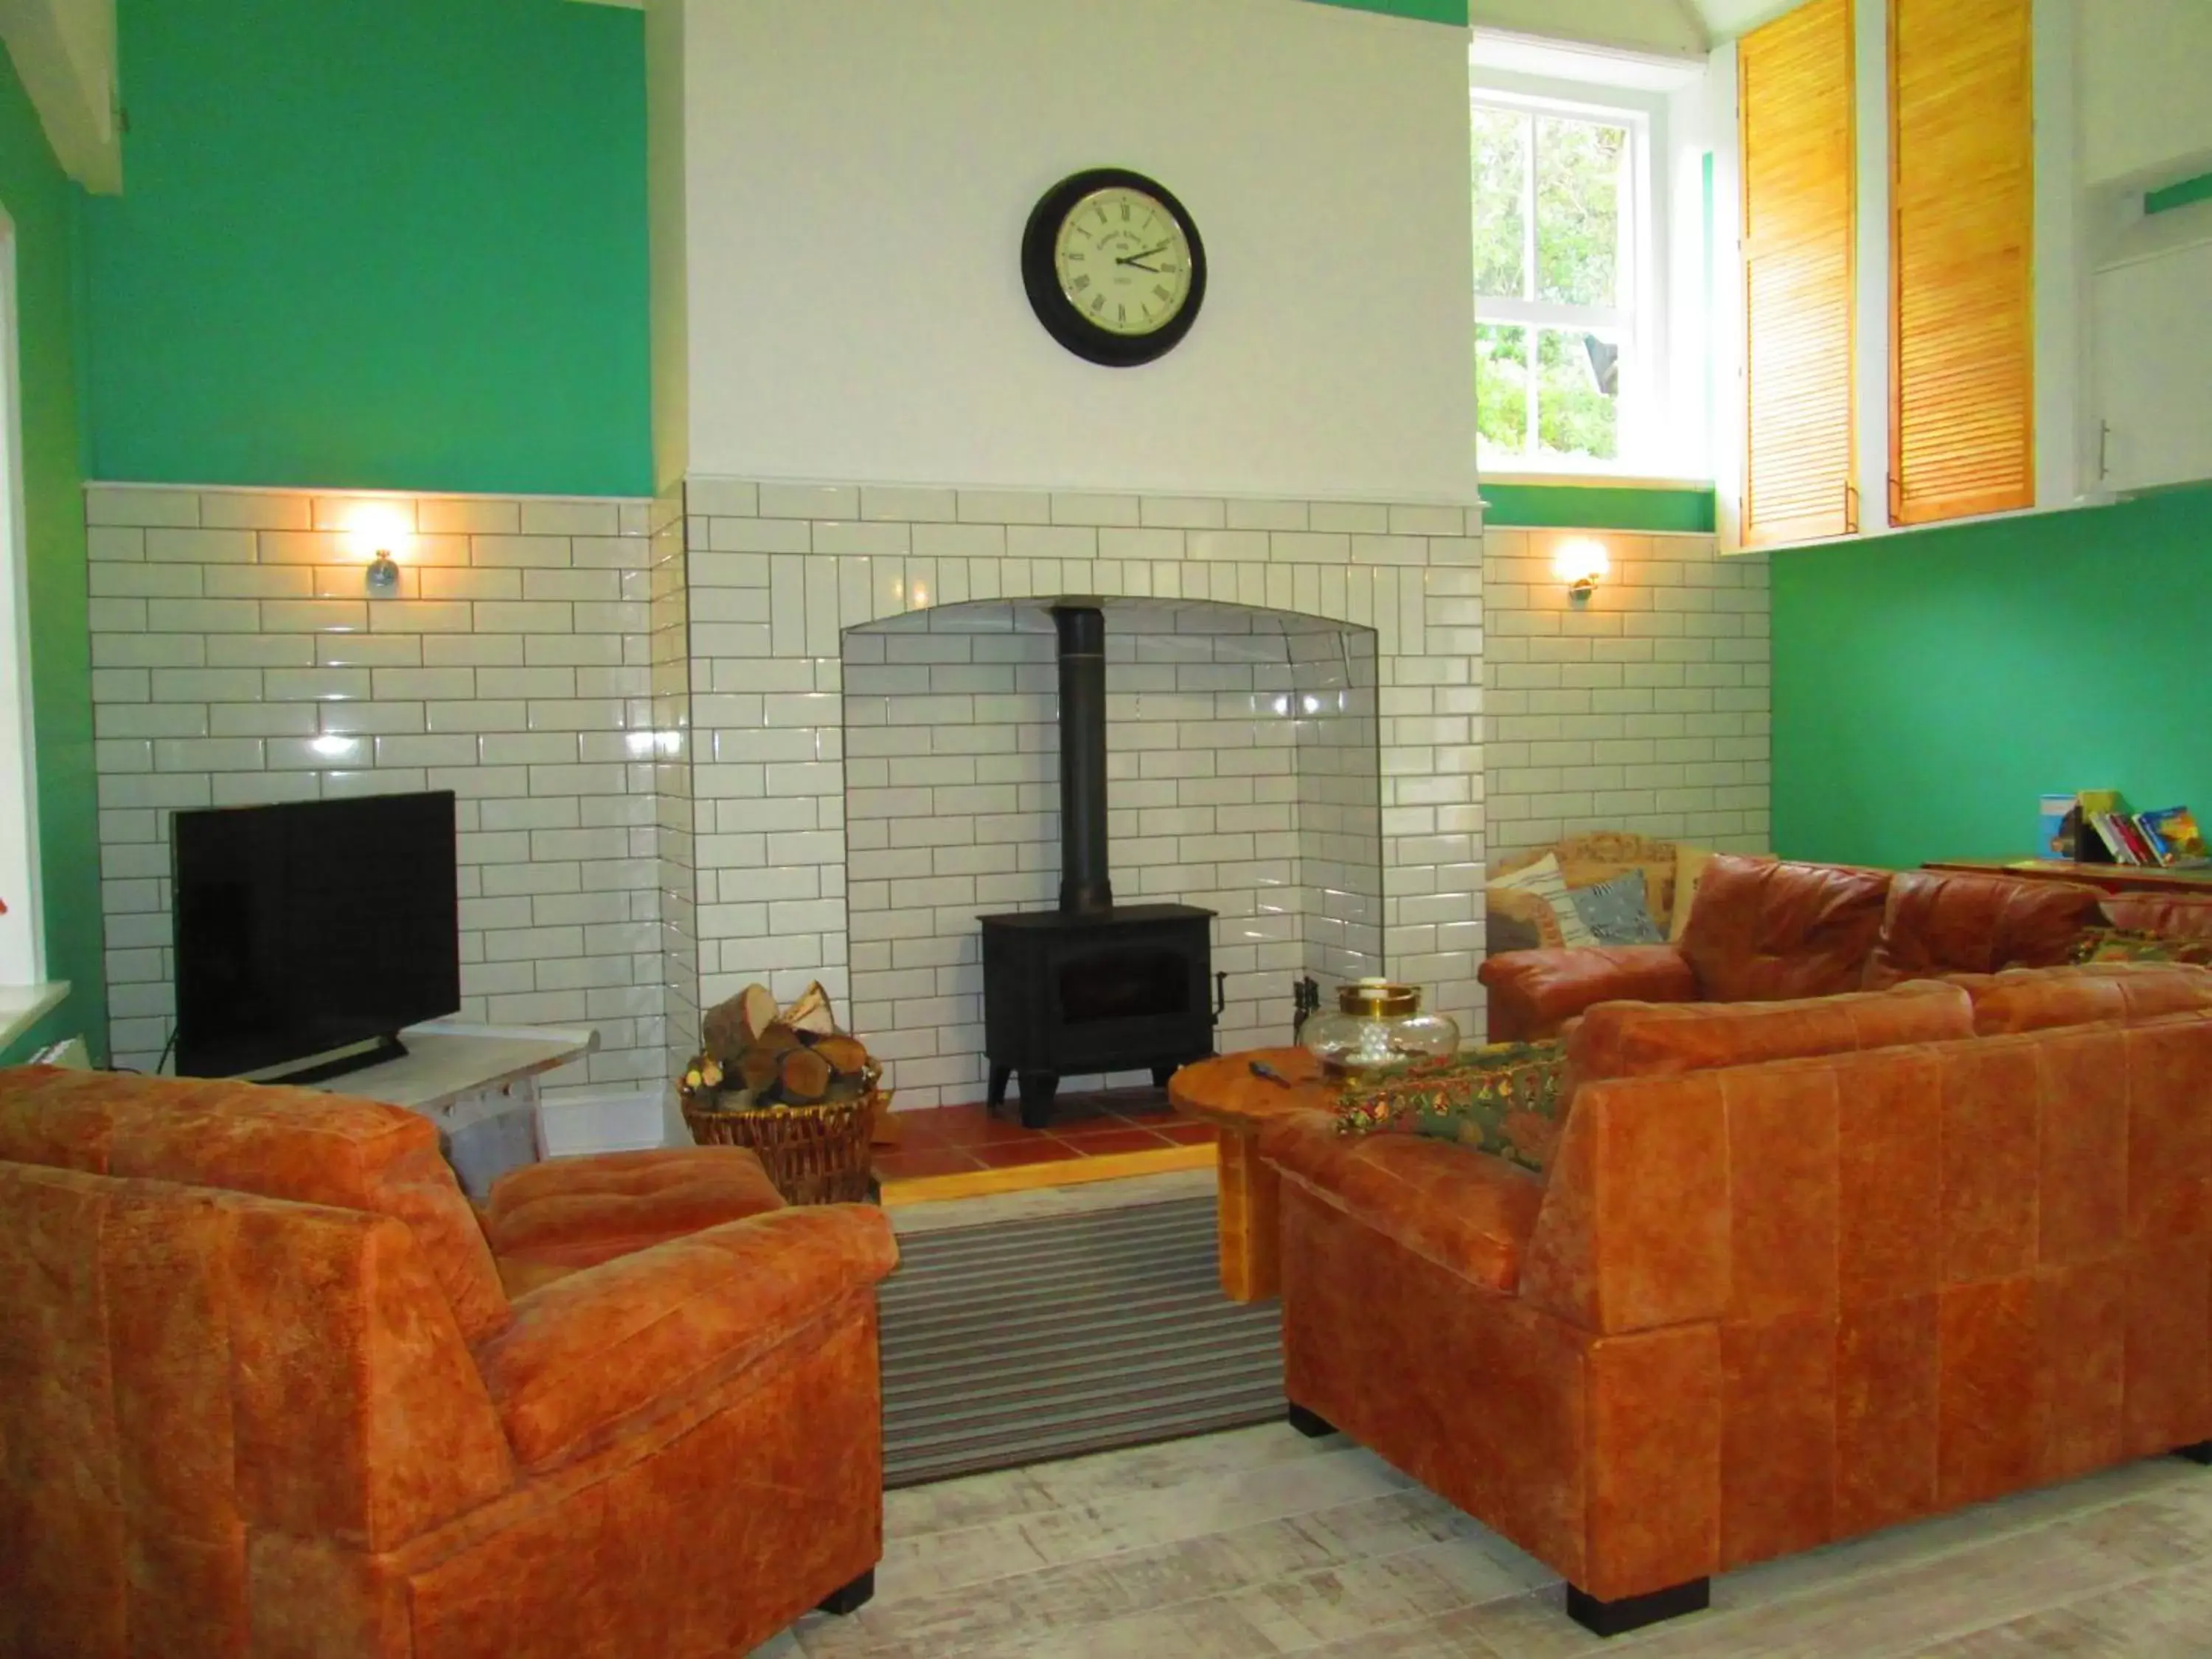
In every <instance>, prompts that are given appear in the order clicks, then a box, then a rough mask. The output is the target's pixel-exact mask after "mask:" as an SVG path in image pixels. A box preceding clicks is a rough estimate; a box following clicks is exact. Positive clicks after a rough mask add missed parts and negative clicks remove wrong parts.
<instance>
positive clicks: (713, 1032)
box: [699, 996, 753, 1066]
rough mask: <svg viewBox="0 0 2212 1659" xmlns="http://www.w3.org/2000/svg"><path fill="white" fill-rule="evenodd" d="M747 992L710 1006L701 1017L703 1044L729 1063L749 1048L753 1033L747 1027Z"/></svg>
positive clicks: (700, 1029) (708, 1051) (700, 1026)
mask: <svg viewBox="0 0 2212 1659" xmlns="http://www.w3.org/2000/svg"><path fill="white" fill-rule="evenodd" d="M743 1004H744V997H743V996H734V997H732V998H731V999H730V1000H728V1001H727V1002H718V1003H716V1004H715V1005H714V1006H713V1007H711V1008H709V1009H708V1011H707V1012H706V1013H705V1015H704V1016H703V1017H702V1018H701V1019H700V1021H699V1039H700V1045H701V1047H702V1048H703V1049H704V1050H705V1051H706V1052H707V1053H708V1054H712V1055H713V1056H714V1058H715V1059H717V1060H720V1061H721V1062H722V1064H724V1065H725V1066H727V1065H728V1064H729V1063H730V1062H731V1061H732V1060H735V1059H736V1058H737V1057H738V1055H739V1054H743V1053H744V1051H745V1047H746V1045H747V1044H748V1043H750V1042H751V1041H752V1040H753V1034H752V1033H751V1032H750V1031H749V1030H746V1029H745V1018H744V1006H743Z"/></svg>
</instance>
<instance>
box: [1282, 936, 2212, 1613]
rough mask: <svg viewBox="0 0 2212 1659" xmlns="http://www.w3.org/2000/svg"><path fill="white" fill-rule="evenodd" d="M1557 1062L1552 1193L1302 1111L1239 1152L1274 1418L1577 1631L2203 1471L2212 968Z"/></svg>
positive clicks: (1608, 1040) (1611, 1025)
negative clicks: (1381, 1462) (1531, 1566)
mask: <svg viewBox="0 0 2212 1659" xmlns="http://www.w3.org/2000/svg"><path fill="white" fill-rule="evenodd" d="M1785 1056H1796V1057H1794V1058H1792V1057H1785ZM1567 1065H1568V1071H1567V1077H1568V1085H1569V1087H1570V1088H1571V1091H1572V1094H1571V1100H1570V1103H1569V1105H1568V1108H1567V1113H1566V1118H1565V1124H1564V1127H1563V1131H1562V1133H1561V1137H1560V1141H1559V1149H1558V1152H1557V1154H1556V1156H1555V1157H1554V1158H1553V1161H1552V1165H1551V1167H1550V1169H1549V1170H1547V1173H1546V1174H1545V1175H1543V1176H1534V1175H1531V1174H1529V1173H1528V1172H1526V1171H1524V1170H1520V1169H1517V1168H1516V1167H1513V1166H1510V1165H1509V1164H1505V1163H1504V1162H1502V1161H1500V1160H1498V1159H1495V1158H1490V1157H1487V1156H1486V1155H1484V1154H1482V1153H1480V1152H1474V1151H1471V1150H1468V1149H1467V1148H1464V1147H1462V1146H1458V1145H1455V1144H1453V1143H1450V1142H1449V1141H1444V1140H1438V1139H1419V1138H1416V1137H1413V1136H1411V1135H1406V1134H1399V1133H1386V1134H1376V1135H1370V1136H1366V1137H1364V1138H1358V1139H1346V1138H1343V1137H1341V1136H1340V1135H1339V1134H1338V1133H1336V1129H1335V1125H1334V1120H1333V1119H1332V1118H1330V1117H1328V1116H1326V1115H1322V1114H1321V1113H1318V1112H1311V1111H1308V1112H1302V1113H1296V1114H1292V1115H1285V1116H1284V1117H1281V1118H1279V1119H1278V1120H1277V1121H1274V1122H1273V1124H1272V1125H1271V1127H1269V1128H1268V1129H1267V1131H1266V1132H1265V1133H1264V1135H1263V1137H1262V1140H1261V1148H1262V1152H1263V1154H1264V1156H1266V1157H1267V1158H1268V1159H1269V1160H1271V1161H1272V1162H1273V1163H1274V1164H1276V1166H1277V1167H1278V1168H1279V1170H1280V1171H1281V1174H1282V1176H1283V1193H1282V1210H1281V1227H1282V1246H1283V1249H1282V1261H1283V1329H1284V1345H1285V1388H1286V1390H1287V1393H1288V1395H1289V1398H1290V1400H1291V1402H1292V1409H1291V1415H1292V1419H1293V1421H1294V1422H1297V1423H1298V1424H1299V1425H1301V1426H1303V1427H1305V1428H1306V1429H1308V1430H1309V1431H1321V1430H1322V1429H1324V1428H1326V1427H1327V1426H1328V1425H1331V1424H1334V1425H1336V1426H1338V1427H1340V1428H1341V1429H1342V1430H1343V1431H1345V1432H1346V1433H1348V1434H1350V1435H1351V1436H1352V1437H1353V1438H1354V1439H1356V1440H1358V1442H1360V1443H1362V1444H1363V1445H1365V1446H1368V1447H1370V1448H1371V1449H1374V1450H1375V1451H1376V1452H1378V1453H1380V1454H1381V1455H1383V1456H1384V1457H1385V1458H1387V1459H1389V1461H1390V1462H1392V1463H1394V1464H1395V1465H1396V1466H1397V1467H1398V1468H1401V1469H1403V1470H1405V1471H1406V1472H1407V1474H1411V1475H1413V1477H1414V1478H1415V1479H1417V1480H1419V1481H1421V1482H1422V1483H1423V1484H1424V1485H1425V1486H1429V1487H1430V1488H1431V1489H1432V1490H1434V1491H1436V1492H1439V1493H1441V1494H1443V1496H1444V1497H1446V1498H1449V1499H1450V1500H1451V1501H1452V1502H1453V1503H1455V1504H1458V1505H1459V1506H1460V1507H1461V1508H1462V1509H1464V1510H1467V1511H1468V1513H1469V1514H1471V1515H1474V1516H1476V1517H1478V1518H1479V1519H1480V1520H1481V1521H1483V1522H1486V1523H1487V1524H1488V1525H1490V1526H1492V1527H1493V1528H1496V1529H1498V1531H1500V1532H1502V1533H1503V1534H1505V1535H1506V1536H1507V1537H1508V1538H1510V1539H1511V1540H1512V1541H1514V1542H1516V1543H1517V1544H1519V1545H1520V1546H1522V1547H1523V1548H1525V1549H1527V1550H1528V1551H1530V1552H1531V1553H1534V1555H1536V1556H1537V1557H1539V1558H1540V1559H1542V1560H1543V1561H1545V1562H1546V1563H1547V1565H1550V1566H1552V1567H1553V1568H1554V1569H1555V1570H1556V1571H1559V1573H1560V1574H1561V1575H1562V1576H1564V1577H1565V1578H1566V1580H1567V1581H1568V1585H1569V1595H1568V1606H1569V1610H1570V1612H1571V1613H1573V1615H1574V1616H1575V1617H1576V1618H1577V1619H1578V1620H1581V1621H1582V1622H1583V1623H1584V1624H1586V1625H1588V1626H1589V1627H1590V1628H1592V1629H1594V1630H1597V1631H1599V1632H1601V1633H1605V1634H1611V1633H1613V1632H1617V1631H1621V1630H1626V1629H1632V1628H1634V1627H1636V1626H1638V1625H1641V1624H1646V1623H1650V1622H1651V1621H1652V1620H1655V1619H1660V1618H1665V1617H1669V1616H1672V1615H1674V1614H1675V1613H1682V1612H1686V1611H1690V1610H1693V1609H1695V1608H1697V1607H1703V1606H1704V1605H1705V1596H1706V1583H1707V1581H1708V1580H1709V1579H1710V1577H1711V1575H1713V1574H1715V1573H1719V1572H1725V1571H1729V1570H1730V1569H1731V1568H1735V1567H1739V1566H1742V1565H1747V1564H1748V1563H1751V1562H1754V1561H1759V1560H1762V1559H1767V1558H1770V1557H1773V1556H1778V1555H1782V1554H1786V1553H1791V1552H1794V1551H1799V1550H1805V1549H1809V1548H1812V1547H1814V1546H1816V1545H1820V1544H1823V1543H1826V1542H1828V1541H1832V1540H1835V1539H1840V1538H1844V1537H1848V1536H1850V1535H1851V1534H1857V1533H1862V1532H1865V1531H1869V1530H1870V1529H1872V1528H1879V1527H1885V1526H1889V1525H1892V1524H1893V1523H1896V1522H1904V1521H1910V1520H1913V1519H1917V1518H1918V1517H1921V1516H1929V1515H1934V1514H1937V1513H1940V1512H1942V1511H1945V1510H1952V1509H1955V1508H1958V1507H1960V1506H1962V1505H1965V1504H1973V1503H1977V1502H1979V1501H1981V1500H1983V1499H1985V1498H1995V1497H1996V1496H1998V1495H2000V1494H2002V1493H2004V1492H2012V1491H2015V1490H2018V1489H2020V1488H2022V1487H2027V1486H2035V1485H2039V1484H2042V1483H2045V1482H2050V1481H2055V1480H2065V1479H2068V1478H2069V1477H2072V1476H2075V1475H2079V1474H2085V1473H2087V1472H2088V1471H2091V1470H2093V1469H2097V1468H2103V1467H2105V1466H2106V1465H2108V1464H2112V1463H2117V1462H2121V1461H2123V1460H2125V1459H2130V1458H2137V1457H2143V1456H2149V1455H2159V1454H2162V1453H2166V1452H2170V1451H2175V1450H2182V1451H2185V1452H2187V1453H2188V1454H2189V1455H2193V1456H2196V1457H2197V1459H2198V1460H2199V1461H2200V1462H2201V1461H2206V1459H2207V1457H2208V1455H2212V1448H2208V1445H2207V1443H2208V1442H2212V1114H2208V1113H2207V1111H2206V1109H2205V1106H2206V1103H2207V1102H2208V1101H2212V973H2208V972H2207V971H2206V970H2203V969H2190V968H2136V969H2094V970H2093V969H2052V970H2042V971H2027V972H2013V973H2003V974H1998V975H1988V976H1984V977H1982V978H1979V979H1978V980H1976V981H1972V982H1971V983H1970V984H1967V985H1936V984H1926V983H1912V984H1908V985H1905V986H1903V987H1898V988H1896V989H1894V990H1892V991H1888V992H1885V993H1870V994H1869V993H1857V994H1844V995H1838V996H1834V997H1829V998H1825V999H1820V1000H1812V1001H1799V1002H1788V1003H1775V1004H1769V1005H1755V1004H1747V1005H1734V1006H1680V1007H1657V1006H1644V1005H1638V1004H1632V1003H1613V1004H1611V1005H1608V1006H1604V1007H1600V1008H1597V1009H1595V1010H1593V1011H1592V1012H1590V1013H1589V1015H1588V1016H1587V1017H1586V1018H1584V1019H1583V1021H1582V1022H1581V1024H1579V1025H1578V1026H1577V1028H1576V1030H1574V1032H1573V1034H1572V1035H1571V1037H1570V1039H1569V1045H1568V1061H1567Z"/></svg>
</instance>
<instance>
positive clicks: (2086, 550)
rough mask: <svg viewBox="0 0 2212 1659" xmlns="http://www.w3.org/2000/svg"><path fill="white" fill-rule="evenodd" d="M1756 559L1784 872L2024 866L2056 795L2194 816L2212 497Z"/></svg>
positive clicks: (2207, 772) (2203, 728)
mask: <svg viewBox="0 0 2212 1659" xmlns="http://www.w3.org/2000/svg"><path fill="white" fill-rule="evenodd" d="M1772 558H1773V564H1772V580H1773V605H1774V615H1773V629H1774V633H1773V650H1774V731H1773V744H1774V840H1775V846H1776V848H1777V850H1778V851H1779V852H1781V853H1782V854H1784V855H1785V856H1787V857H1790V858H1808V859H1826V860H1842V861H1847V862H1853V863H1864V864H1875V865H1883V866H1890V867H1893V868H1903V867H1906V866H1913V865H1918V864H1922V863H1924V862H1926V861H1927V860H1930V859H1935V858H1949V857H1956V858H2026V857H2028V856H2030V855H2031V854H2033V850H2034V842H2035V827H2036V798H2037V796H2039V795H2040V794H2044V793H2057V792H2060V791H2063V790H2071V789H2090V788H2112V789H2118V790H2121V791H2123V792H2124V793H2125V794H2126V795H2127V797H2128V799H2129V800H2130V802H2131V803H2132V804H2134V805H2136V806H2138V807H2148V806H2169V805H2173V804H2174V803H2175V802H2177V801H2185V802H2187V803H2188V804H2189V805H2191V806H2194V807H2196V808H2197V811H2198V812H2199V813H2200V814H2202V813H2203V812H2205V811H2208V810H2212V723H2208V722H2207V721H2206V720H2204V718H2203V702H2204V697H2203V687H2204V684H2205V676H2206V671H2207V653H2206V649H2205V631H2204V619H2205V618H2206V617H2212V490H2191V491H2188V492H2184V493H2179V494H2174V495H2161V496H2156V497H2152V498H2149V499H2147V500H2143V501H2132V502H2128V503H2124V504H2123V505H2121V506H2118V507H2100V508H2093V509H2086V510H2082V511H2078V512H2069V513H2051V514H2048V515H2043V516H2037V517H2032V518H2022V519H2014V520H2001V521H1997V522H1994V523H1990V524H1984V525H1975V526H1963V527H1960V528H1958V529H1953V530H1940V531H1930V532H1924V533H1919V534H1913V535H1904V536H1895V537H1888V538H1880V539H1875V540H1868V541H1859V542H1854V543H1850V544H1847V545H1840V546H1836V547H1832V548H1819V549H1802V550H1793V551H1786V552H1781V553H1777V554H1775V555H1773V556H1772Z"/></svg>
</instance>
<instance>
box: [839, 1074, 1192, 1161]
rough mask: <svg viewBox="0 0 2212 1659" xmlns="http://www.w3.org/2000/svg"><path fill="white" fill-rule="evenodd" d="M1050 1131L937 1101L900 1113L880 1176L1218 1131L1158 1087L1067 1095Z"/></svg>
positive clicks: (1098, 1152)
mask: <svg viewBox="0 0 2212 1659" xmlns="http://www.w3.org/2000/svg"><path fill="white" fill-rule="evenodd" d="M1055 1104H1056V1111H1055V1116H1054V1122H1053V1127H1051V1128H1050V1129H1049V1130H1043V1129H1024V1127H1022V1126H1021V1125H1020V1124H1019V1123H1017V1122H1012V1121H1008V1120H1007V1119H1006V1118H1003V1117H994V1116H992V1115H991V1114H990V1113H989V1111H987V1109H985V1108H984V1107H982V1106H981V1105H963V1106H932V1107H924V1108H922V1109H919V1110H916V1111H911V1112H901V1113H900V1114H899V1115H898V1125H899V1144H898V1146H897V1148H896V1150H890V1151H884V1152H878V1153H877V1154H876V1175H877V1177H878V1179H879V1180H883V1181H887V1182H888V1181H910V1180H915V1179H920V1178H924V1177H928V1176H960V1175H969V1174H972V1173H974V1172H975V1171H976V1170H1007V1169H1015V1168H1018V1167H1021V1166H1024V1165H1029V1164H1066V1163H1069V1162H1072V1161H1073V1160H1076V1159H1079V1158H1108V1157H1113V1156H1115V1155H1118V1154H1121V1153H1126V1152H1161V1151H1164V1150H1165V1149H1167V1148H1169V1147H1170V1146H1210V1145H1212V1142H1213V1139H1214V1135H1215V1132H1214V1130H1213V1129H1212V1127H1210V1126H1209V1125H1206V1124H1203V1123H1194V1122H1192V1121H1190V1120H1188V1118H1183V1117H1179V1116H1177V1115H1176V1114H1175V1112H1174V1111H1173V1110H1172V1109H1170V1107H1169V1105H1168V1103H1167V1096H1166V1094H1165V1093H1164V1091H1160V1090H1157V1089H1115V1090H1109V1091H1097V1092H1093V1093H1090V1094H1080V1095H1062V1096H1060V1097H1059V1099H1058V1101H1057V1102H1056V1103H1055Z"/></svg>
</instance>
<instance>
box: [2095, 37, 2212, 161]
mask: <svg viewBox="0 0 2212 1659" xmlns="http://www.w3.org/2000/svg"><path fill="white" fill-rule="evenodd" d="M2078 38H2079V40H2080V43H2081V124H2082V134H2083V149H2082V158H2083V171H2084V173H2085V175H2086V181H2087V183H2088V185H2091V186H2092V187H2094V186H2097V185H2107V184H2113V183H2117V182H2119V181H2121V180H2124V179H2136V178H2137V177H2141V178H2142V179H2143V180H2144V182H2148V183H2156V182H2160V180H2161V179H2164V180H2166V181H2167V182H2170V181H2171V179H2172V177H2175V176H2179V177H2186V176H2188V175H2189V174H2190V173H2191V172H2195V171H2202V170H2203V169H2202V167H2199V166H2197V165H2195V164H2196V163H2203V166H2212V100H2208V99H2207V98H2206V97H2205V96H2204V66H2205V64H2208V63H2212V5H2207V4H2206V3H2205V0H2091V3H2089V4H2087V5H2085V6H2083V7H2082V8H2081V18H2080V32H2079V36H2078Z"/></svg>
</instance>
